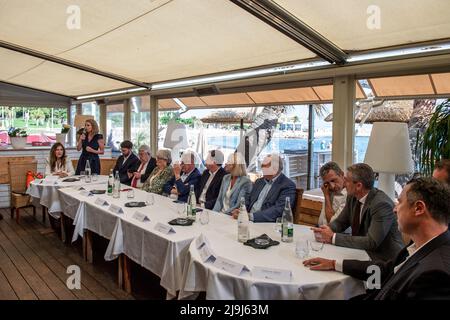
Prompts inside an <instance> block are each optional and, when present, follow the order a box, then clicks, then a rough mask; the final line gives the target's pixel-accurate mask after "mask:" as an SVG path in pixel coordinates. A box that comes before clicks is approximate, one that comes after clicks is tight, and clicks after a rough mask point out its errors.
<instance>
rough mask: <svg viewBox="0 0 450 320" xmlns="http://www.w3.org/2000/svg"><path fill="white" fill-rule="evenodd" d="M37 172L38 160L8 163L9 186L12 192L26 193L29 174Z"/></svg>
mask: <svg viewBox="0 0 450 320" xmlns="http://www.w3.org/2000/svg"><path fill="white" fill-rule="evenodd" d="M28 171H32V172H34V173H35V172H36V171H37V161H36V160H22V161H10V162H8V172H9V185H10V190H11V192H25V191H26V189H27V172H28Z"/></svg>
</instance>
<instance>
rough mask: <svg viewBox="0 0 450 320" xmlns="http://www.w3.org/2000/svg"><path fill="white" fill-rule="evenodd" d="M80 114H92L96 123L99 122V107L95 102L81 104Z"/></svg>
mask: <svg viewBox="0 0 450 320" xmlns="http://www.w3.org/2000/svg"><path fill="white" fill-rule="evenodd" d="M81 114H86V115H92V116H94V119H95V121H97V123H99V122H100V107H99V106H98V105H97V103H95V102H86V103H83V104H82V105H81Z"/></svg>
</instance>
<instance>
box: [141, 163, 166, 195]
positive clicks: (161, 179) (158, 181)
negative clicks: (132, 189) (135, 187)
mask: <svg viewBox="0 0 450 320" xmlns="http://www.w3.org/2000/svg"><path fill="white" fill-rule="evenodd" d="M158 173H159V168H158V167H155V169H153V171H152V173H151V174H150V176H149V177H148V179H147V180H145V183H144V185H143V186H142V190H145V191H147V192H152V193H157V194H162V193H163V188H164V185H165V184H166V183H167V182H168V181H169V180H170V179H172V178H173V170H172V166H167V167H165V168H164V170H163V171H162V172H161V173H160V174H158ZM157 174H158V176H156V177H155V178H154V179H153V181H151V182H150V180H151V179H152V177H153V176H154V175H157Z"/></svg>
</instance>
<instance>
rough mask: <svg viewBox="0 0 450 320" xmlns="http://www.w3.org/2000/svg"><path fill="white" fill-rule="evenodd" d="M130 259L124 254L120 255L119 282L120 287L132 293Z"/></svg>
mask: <svg viewBox="0 0 450 320" xmlns="http://www.w3.org/2000/svg"><path fill="white" fill-rule="evenodd" d="M130 262H131V261H130V259H128V257H127V256H125V255H124V254H121V255H120V256H119V271H118V282H119V287H120V288H122V289H124V290H125V291H126V292H127V293H131V268H130V267H131V265H130Z"/></svg>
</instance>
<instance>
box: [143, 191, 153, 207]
mask: <svg viewBox="0 0 450 320" xmlns="http://www.w3.org/2000/svg"><path fill="white" fill-rule="evenodd" d="M154 203H155V197H154V196H153V194H152V193H149V194H148V195H147V201H145V204H146V205H149V206H152V205H153V204H154Z"/></svg>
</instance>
